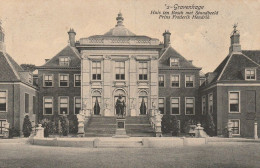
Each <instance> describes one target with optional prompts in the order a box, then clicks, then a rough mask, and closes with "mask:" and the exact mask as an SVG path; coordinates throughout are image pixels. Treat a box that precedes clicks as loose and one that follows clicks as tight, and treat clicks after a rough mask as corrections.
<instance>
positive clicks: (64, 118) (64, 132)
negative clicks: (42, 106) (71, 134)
mask: <svg viewBox="0 0 260 168" xmlns="http://www.w3.org/2000/svg"><path fill="white" fill-rule="evenodd" d="M60 122H61V131H62V135H63V136H67V135H68V118H67V116H66V115H65V114H63V115H62V116H60Z"/></svg>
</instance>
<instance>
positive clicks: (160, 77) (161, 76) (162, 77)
mask: <svg viewBox="0 0 260 168" xmlns="http://www.w3.org/2000/svg"><path fill="white" fill-rule="evenodd" d="M159 87H164V75H159Z"/></svg>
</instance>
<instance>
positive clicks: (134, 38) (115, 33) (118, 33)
mask: <svg viewBox="0 0 260 168" xmlns="http://www.w3.org/2000/svg"><path fill="white" fill-rule="evenodd" d="M116 20H117V24H116V25H115V27H113V28H112V29H110V30H109V31H108V32H106V33H105V34H103V35H94V36H89V37H87V38H81V39H80V42H79V44H80V45H95V46H104V45H105V46H111V45H113V46H114V45H117V46H118V45H134V46H136V45H159V40H158V39H155V38H151V37H148V36H139V35H136V34H134V33H133V32H131V31H130V30H129V29H127V28H126V27H125V26H124V25H123V21H124V18H123V16H122V14H121V13H119V14H118V16H117V18H116ZM78 47H79V46H78Z"/></svg>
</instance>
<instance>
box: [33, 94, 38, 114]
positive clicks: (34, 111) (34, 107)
mask: <svg viewBox="0 0 260 168" xmlns="http://www.w3.org/2000/svg"><path fill="white" fill-rule="evenodd" d="M36 103H37V101H36V97H35V96H33V114H36Z"/></svg>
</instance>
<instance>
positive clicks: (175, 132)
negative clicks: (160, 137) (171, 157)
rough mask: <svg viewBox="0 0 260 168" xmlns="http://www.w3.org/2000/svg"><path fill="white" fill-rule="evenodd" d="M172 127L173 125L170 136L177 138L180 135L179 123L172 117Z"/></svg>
mask: <svg viewBox="0 0 260 168" xmlns="http://www.w3.org/2000/svg"><path fill="white" fill-rule="evenodd" d="M172 125H173V127H172V136H178V135H179V133H180V128H179V122H178V120H177V117H176V116H173V120H172Z"/></svg>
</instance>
